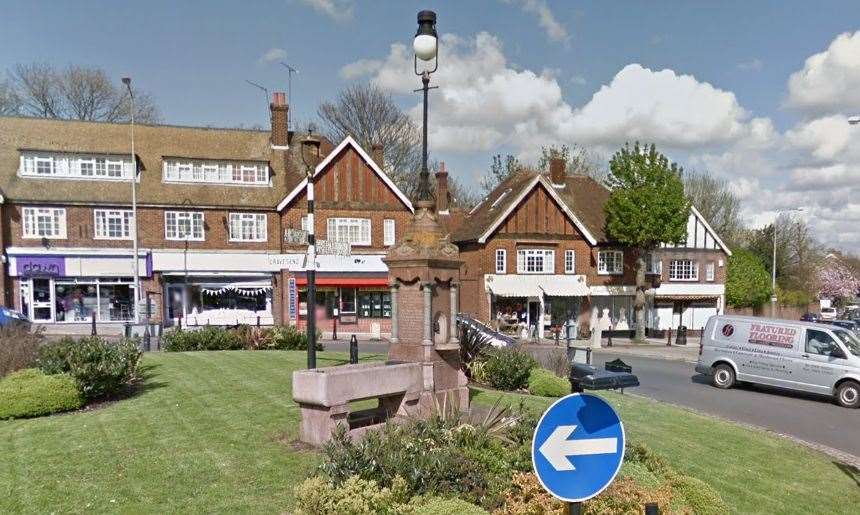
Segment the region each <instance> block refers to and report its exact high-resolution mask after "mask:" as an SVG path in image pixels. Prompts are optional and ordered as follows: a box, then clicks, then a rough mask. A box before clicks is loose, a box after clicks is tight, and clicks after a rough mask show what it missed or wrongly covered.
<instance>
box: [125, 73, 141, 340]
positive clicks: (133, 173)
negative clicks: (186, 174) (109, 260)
mask: <svg viewBox="0 0 860 515" xmlns="http://www.w3.org/2000/svg"><path fill="white" fill-rule="evenodd" d="M122 83H123V84H125V87H126V89H127V90H128V97H129V99H130V100H131V102H130V108H129V110H130V118H131V218H132V226H131V238H132V241H133V244H132V249H133V250H132V253H133V256H132V258H131V259H132V266H133V267H134V323H135V324H137V323H139V322H140V259H139V257H138V255H137V253H138V249H137V154H135V152H134V93H132V91H131V77H123V78H122Z"/></svg>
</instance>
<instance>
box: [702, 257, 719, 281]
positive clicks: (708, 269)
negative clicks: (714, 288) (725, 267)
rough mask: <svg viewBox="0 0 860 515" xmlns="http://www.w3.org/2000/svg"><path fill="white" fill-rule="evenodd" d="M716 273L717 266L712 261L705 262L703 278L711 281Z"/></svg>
mask: <svg viewBox="0 0 860 515" xmlns="http://www.w3.org/2000/svg"><path fill="white" fill-rule="evenodd" d="M716 274H717V267H716V264H715V263H714V262H713V261H708V262H707V263H705V280H706V281H709V282H713V281H714V279H715V277H716Z"/></svg>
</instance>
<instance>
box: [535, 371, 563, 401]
mask: <svg viewBox="0 0 860 515" xmlns="http://www.w3.org/2000/svg"><path fill="white" fill-rule="evenodd" d="M529 393H530V394H532V395H539V396H541V397H563V396H565V395H567V394H569V393H570V383H569V382H568V380H567V379H564V378H561V377H558V376H557V375H555V374H553V373H552V372H550V371H549V370H547V369H545V368H538V367H535V368H533V369H532V371H531V373H530V374H529Z"/></svg>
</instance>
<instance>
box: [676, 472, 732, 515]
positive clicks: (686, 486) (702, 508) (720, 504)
mask: <svg viewBox="0 0 860 515" xmlns="http://www.w3.org/2000/svg"><path fill="white" fill-rule="evenodd" d="M670 484H671V485H672V489H673V490H674V491H675V493H676V494H677V495H678V496H679V497H681V498H683V500H684V504H685V505H687V506H688V507H689V508H690V510H691V511H692V512H693V513H696V514H699V515H710V514H714V515H716V514H719V513H728V512H729V506H728V505H727V504H726V502H725V501H723V498H722V497H720V494H718V493H717V492H716V491H715V490H714V489H713V488H711V487H710V486H709V485H708V484H706V483H705V482H704V481H702V480H701V479H697V478H695V477H690V476H683V475H676V476H675V477H673V478H672V479H671V480H670Z"/></svg>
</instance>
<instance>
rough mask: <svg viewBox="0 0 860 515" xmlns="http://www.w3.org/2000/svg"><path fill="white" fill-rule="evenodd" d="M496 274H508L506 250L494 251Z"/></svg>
mask: <svg viewBox="0 0 860 515" xmlns="http://www.w3.org/2000/svg"><path fill="white" fill-rule="evenodd" d="M496 273H497V274H506V273H508V251H507V249H496Z"/></svg>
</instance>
